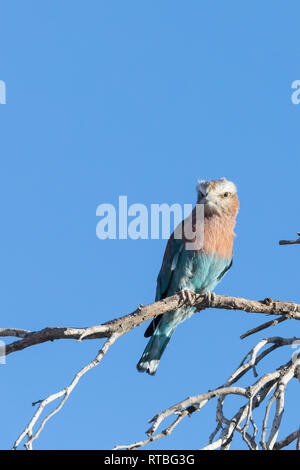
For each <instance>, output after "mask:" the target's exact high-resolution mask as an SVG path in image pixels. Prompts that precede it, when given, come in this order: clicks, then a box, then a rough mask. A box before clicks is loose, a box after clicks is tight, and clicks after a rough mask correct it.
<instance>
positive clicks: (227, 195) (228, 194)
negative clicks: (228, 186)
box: [222, 193, 231, 197]
mask: <svg viewBox="0 0 300 470" xmlns="http://www.w3.org/2000/svg"><path fill="white" fill-rule="evenodd" d="M230 194H231V193H223V194H222V197H229V196H230Z"/></svg>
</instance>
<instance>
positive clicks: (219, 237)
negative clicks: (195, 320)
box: [136, 177, 239, 375]
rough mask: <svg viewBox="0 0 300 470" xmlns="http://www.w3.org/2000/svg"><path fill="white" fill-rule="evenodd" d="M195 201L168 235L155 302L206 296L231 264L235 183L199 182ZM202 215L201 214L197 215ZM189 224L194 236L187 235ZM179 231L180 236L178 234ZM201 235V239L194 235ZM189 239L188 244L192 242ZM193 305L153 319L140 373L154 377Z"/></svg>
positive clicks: (237, 204) (235, 208) (233, 235)
mask: <svg viewBox="0 0 300 470" xmlns="http://www.w3.org/2000/svg"><path fill="white" fill-rule="evenodd" d="M196 191H197V202H196V205H195V206H194V208H193V210H192V213H191V214H190V216H189V217H187V218H186V219H184V220H183V221H182V222H181V223H180V224H179V225H178V226H177V227H176V229H175V230H174V232H173V233H172V234H171V236H170V238H169V240H168V242H167V246H166V249H165V253H164V257H163V261H162V265H161V269H160V272H159V274H158V277H157V284H156V296H155V301H159V300H162V299H165V298H166V297H170V296H172V295H175V294H176V293H188V292H190V291H193V292H195V293H197V294H206V293H210V292H212V291H213V290H214V288H215V287H216V286H217V284H218V283H219V282H220V281H221V280H222V278H223V276H224V275H225V274H226V273H227V271H228V270H229V269H230V268H231V266H232V263H233V241H234V237H235V233H234V228H235V225H236V216H237V214H238V211H239V199H238V196H237V188H236V185H235V184H234V183H233V182H232V181H229V180H227V179H226V178H225V177H223V178H220V179H216V180H210V181H205V180H199V181H198V183H197V186H196ZM198 208H202V212H201V211H200V210H199V212H197V211H198ZM198 213H200V214H201V213H202V214H203V216H202V217H198ZM188 223H190V225H191V227H192V234H193V238H191V237H189V238H187V236H186V230H185V227H186V226H187V225H188ZM178 233H180V234H181V236H178V235H177V236H176V234H178ZM199 233H200V234H201V233H202V237H201V236H198V237H197V234H198V235H199ZM191 241H192V243H191ZM195 310H196V307H195V306H186V305H184V306H182V307H179V308H178V309H176V310H173V311H169V312H166V313H164V314H161V315H158V316H157V317H155V318H154V319H153V320H152V321H151V323H150V325H149V326H148V328H147V329H146V331H145V334H144V336H145V337H146V338H149V337H150V340H149V342H148V344H147V346H146V348H145V350H144V352H143V354H142V356H141V358H140V360H139V362H138V364H137V366H136V367H137V369H138V371H139V372H146V373H148V374H149V375H155V373H156V370H157V368H158V365H159V362H160V359H161V356H162V354H163V352H164V350H165V349H166V347H167V345H168V343H169V341H170V339H171V336H172V335H173V333H174V331H175V329H176V327H177V326H178V325H179V324H180V323H181V322H183V321H184V320H186V319H187V318H189V317H190V316H191V315H192V314H193V313H194V312H195Z"/></svg>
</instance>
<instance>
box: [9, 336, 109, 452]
mask: <svg viewBox="0 0 300 470" xmlns="http://www.w3.org/2000/svg"><path fill="white" fill-rule="evenodd" d="M117 338H118V335H117V334H114V335H112V336H111V337H110V338H108V339H107V340H106V342H105V343H104V345H103V347H102V348H101V349H100V350H99V351H98V354H97V356H96V357H95V359H94V360H93V361H91V362H90V363H89V364H87V365H86V366H85V367H83V368H82V369H81V370H80V371H79V372H77V374H76V375H75V377H74V378H73V380H72V382H71V383H70V385H68V386H67V387H65V388H64V389H63V390H60V391H59V392H57V393H54V394H53V395H50V396H49V397H47V398H45V399H44V400H38V401H37V402H35V404H37V403H39V407H38V409H37V411H36V412H35V413H34V415H33V417H32V418H31V420H30V422H29V424H28V425H27V426H26V428H25V430H24V431H23V432H22V433H21V434H20V436H19V437H18V439H17V440H16V442H15V443H14V446H13V450H15V449H16V448H17V447H18V446H19V445H20V443H21V442H22V440H23V439H24V437H25V436H27V442H26V443H25V447H26V448H27V449H28V450H31V449H32V443H33V441H34V440H35V439H37V438H38V436H39V435H40V433H41V431H42V430H43V429H44V426H45V424H46V423H47V421H48V420H49V419H50V418H52V416H54V415H55V414H56V413H57V412H58V411H59V410H60V409H61V408H62V407H63V405H64V404H65V402H66V401H67V399H68V398H69V396H70V394H71V392H72V391H73V390H74V388H75V386H76V385H77V383H78V381H79V380H80V379H81V377H82V376H83V375H84V374H86V373H87V372H88V371H89V370H91V369H92V368H93V367H95V366H97V365H98V364H99V362H100V361H101V360H102V358H103V357H104V356H105V354H106V353H107V351H108V349H109V348H110V347H111V345H112V344H113V343H114V342H115V341H116V339H117ZM61 397H62V400H61V401H60V402H59V404H58V405H57V407H56V408H55V409H54V411H52V412H51V413H49V414H48V415H47V416H46V417H45V418H44V419H43V421H42V423H41V424H40V426H39V428H38V429H37V431H36V432H35V433H34V432H33V428H34V426H35V424H36V423H37V421H38V419H39V417H40V416H41V414H42V412H43V410H44V408H45V407H46V406H47V405H48V404H49V403H51V402H53V401H55V400H57V399H59V398H61Z"/></svg>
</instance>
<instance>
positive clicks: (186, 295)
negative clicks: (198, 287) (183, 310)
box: [179, 289, 194, 303]
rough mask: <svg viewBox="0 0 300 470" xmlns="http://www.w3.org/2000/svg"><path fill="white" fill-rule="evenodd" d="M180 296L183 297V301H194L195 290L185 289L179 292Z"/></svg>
mask: <svg viewBox="0 0 300 470" xmlns="http://www.w3.org/2000/svg"><path fill="white" fill-rule="evenodd" d="M179 294H180V297H181V299H182V302H186V301H188V302H189V303H192V301H193V296H194V292H193V291H191V290H189V289H183V290H181V291H180V292H179Z"/></svg>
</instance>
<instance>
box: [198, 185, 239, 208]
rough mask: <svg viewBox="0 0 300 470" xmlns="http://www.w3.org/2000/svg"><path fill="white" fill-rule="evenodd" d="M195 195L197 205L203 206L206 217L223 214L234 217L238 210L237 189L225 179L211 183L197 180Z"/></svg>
mask: <svg viewBox="0 0 300 470" xmlns="http://www.w3.org/2000/svg"><path fill="white" fill-rule="evenodd" d="M197 193H198V200H197V203H198V204H204V205H205V206H204V210H205V214H206V215H207V216H209V215H213V214H217V215H222V214H224V213H225V214H229V215H232V216H236V214H237V212H238V209H239V200H238V197H237V188H236V186H235V184H234V183H232V182H231V181H228V180H227V179H226V178H221V179H219V180H212V181H203V180H199V181H198V184H197Z"/></svg>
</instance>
